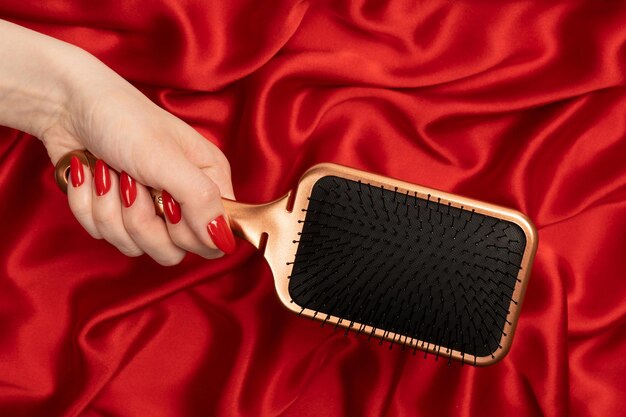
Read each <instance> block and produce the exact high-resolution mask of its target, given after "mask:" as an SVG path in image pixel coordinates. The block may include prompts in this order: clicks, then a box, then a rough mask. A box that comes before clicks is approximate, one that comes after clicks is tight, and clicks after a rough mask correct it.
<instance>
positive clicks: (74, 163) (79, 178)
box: [70, 156, 85, 188]
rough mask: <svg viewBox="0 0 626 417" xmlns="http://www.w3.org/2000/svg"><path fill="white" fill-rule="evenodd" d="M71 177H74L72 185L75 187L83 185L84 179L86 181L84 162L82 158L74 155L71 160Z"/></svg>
mask: <svg viewBox="0 0 626 417" xmlns="http://www.w3.org/2000/svg"><path fill="white" fill-rule="evenodd" d="M70 177H71V178H72V186H73V187H74V188H76V187H78V186H80V185H82V183H83V181H85V171H83V164H81V162H80V159H78V158H77V157H75V156H72V159H71V160H70Z"/></svg>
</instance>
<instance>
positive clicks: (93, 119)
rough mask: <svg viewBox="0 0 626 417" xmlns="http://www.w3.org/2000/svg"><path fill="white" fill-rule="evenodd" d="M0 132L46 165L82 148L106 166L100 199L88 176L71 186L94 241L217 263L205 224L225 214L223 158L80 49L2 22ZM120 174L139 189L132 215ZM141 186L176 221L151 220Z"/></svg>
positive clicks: (171, 260)
mask: <svg viewBox="0 0 626 417" xmlns="http://www.w3.org/2000/svg"><path fill="white" fill-rule="evenodd" d="M0 125H4V126H8V127H12V128H15V129H19V130H22V131H24V132H27V133H30V134H32V135H33V136H35V137H37V138H39V139H40V140H41V142H42V143H43V145H44V146H45V147H46V149H47V151H48V155H49V156H50V160H51V161H52V163H53V164H56V162H57V161H58V160H59V159H60V158H61V157H62V156H63V155H64V154H65V153H67V152H69V151H71V150H75V149H87V150H89V151H90V152H91V153H93V154H94V155H96V156H97V157H98V158H101V159H102V160H104V161H106V163H107V164H108V165H109V166H110V167H111V170H110V174H111V183H112V186H111V189H110V191H109V192H108V193H106V194H105V195H103V196H97V195H96V192H95V186H94V184H93V176H92V174H91V172H89V170H87V169H85V170H84V171H85V181H84V183H83V184H82V185H81V186H79V187H77V188H74V187H72V186H71V185H70V186H69V187H68V202H69V205H70V208H71V210H72V212H73V213H74V215H75V217H76V219H77V220H78V221H79V222H80V224H81V225H82V226H83V227H84V228H85V230H87V232H88V233H89V234H90V235H91V236H93V237H94V238H96V239H106V240H107V241H108V242H110V243H111V244H112V245H114V246H115V247H117V248H118V249H119V250H120V251H121V252H122V253H124V254H125V255H128V256H139V255H141V254H143V253H146V254H148V255H149V256H150V257H152V258H153V259H154V260H155V261H157V262H158V263H160V264H162V265H174V264H177V263H179V262H180V261H181V260H182V259H183V257H184V256H185V253H186V252H193V253H196V254H198V255H200V256H202V257H204V258H208V259H211V258H216V257H219V256H221V255H222V252H221V251H219V250H218V249H217V248H216V246H215V245H214V244H213V242H212V241H211V238H210V236H209V234H208V233H207V224H208V223H209V222H210V221H212V220H213V219H215V218H216V217H218V216H220V215H223V214H224V207H223V206H222V203H221V199H220V197H221V196H224V197H227V198H231V199H234V195H233V189H232V183H231V176H230V166H229V164H228V161H227V159H226V157H225V156H224V154H223V153H222V152H221V151H220V150H219V149H218V148H217V147H216V146H215V145H213V144H212V143H211V142H209V141H208V140H206V139H205V138H204V137H202V136H201V135H200V134H199V133H198V132H196V131H195V130H194V129H193V128H192V127H191V126H189V125H187V124H186V123H185V122H183V121H182V120H180V119H178V118H177V117H175V116H174V115H172V114H170V113H168V112H167V111H165V110H163V109H161V108H160V107H158V106H157V105H155V104H154V103H153V102H151V101H150V100H149V99H148V98H147V97H145V96H144V95H143V94H142V93H141V92H139V90H137V89H136V88H135V87H133V86H132V85H131V84H130V83H128V82H127V81H126V80H124V79H123V78H121V77H120V76H119V75H117V74H116V73H115V72H114V71H112V70H111V69H110V68H108V67H107V66H106V65H104V64H103V63H102V62H101V61H99V60H98V59H96V58H95V57H94V56H92V55H90V54H89V53H87V52H86V51H84V50H82V49H80V48H77V47H75V46H73V45H70V44H68V43H65V42H62V41H59V40H56V39H53V38H51V37H48V36H45V35H42V34H39V33H37V32H34V31H31V30H28V29H25V28H22V27H20V26H17V25H14V24H12V23H9V22H6V21H2V20H0ZM121 171H125V172H126V173H128V174H129V175H130V176H131V177H132V178H134V179H135V180H136V182H137V198H136V200H135V202H134V204H133V205H132V206H131V207H129V208H126V207H124V206H123V205H122V202H121V197H120V194H119V192H118V189H119V176H118V174H117V172H121ZM146 187H152V188H155V189H158V190H167V191H168V192H169V193H170V194H171V195H172V197H173V198H174V199H175V200H176V201H177V202H178V203H179V204H180V206H181V211H182V220H181V221H180V222H179V223H177V224H171V223H169V222H163V220H162V219H161V218H159V217H157V216H156V215H155V213H154V207H153V205H152V200H151V198H150V195H149V193H148V189H147V188H146Z"/></svg>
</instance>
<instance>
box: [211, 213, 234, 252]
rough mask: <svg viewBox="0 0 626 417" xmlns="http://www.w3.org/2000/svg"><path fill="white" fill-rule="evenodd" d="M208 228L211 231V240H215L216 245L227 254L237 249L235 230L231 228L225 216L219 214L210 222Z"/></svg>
mask: <svg viewBox="0 0 626 417" xmlns="http://www.w3.org/2000/svg"><path fill="white" fill-rule="evenodd" d="M207 230H208V231H209V236H211V240H213V243H215V246H217V247H218V249H219V250H221V251H222V252H224V253H226V254H230V253H233V252H234V251H235V247H236V244H235V236H233V231H232V230H230V226H229V225H228V223H227V222H226V219H225V218H224V216H219V217H218V218H216V219H215V220H213V221H212V222H210V223H209V224H208V225H207Z"/></svg>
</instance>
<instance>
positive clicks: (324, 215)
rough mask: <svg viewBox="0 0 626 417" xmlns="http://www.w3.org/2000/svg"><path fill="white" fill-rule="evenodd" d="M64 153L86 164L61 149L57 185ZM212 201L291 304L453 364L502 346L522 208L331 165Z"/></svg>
mask: <svg viewBox="0 0 626 417" xmlns="http://www.w3.org/2000/svg"><path fill="white" fill-rule="evenodd" d="M72 155H76V156H78V157H79V159H80V160H81V162H83V164H84V165H86V166H88V167H90V168H91V169H93V166H94V163H95V158H94V157H93V155H91V154H90V153H88V152H87V151H74V152H72V153H70V154H67V155H65V156H64V157H63V158H62V159H61V160H60V161H59V162H58V163H57V167H56V179H57V182H58V184H59V186H60V187H61V188H62V189H63V190H66V189H67V179H68V175H69V165H70V164H69V161H70V159H71V156H72ZM152 193H153V198H154V200H155V207H156V208H157V211H159V212H160V213H162V203H161V199H160V192H158V191H152ZM223 203H224V207H225V209H226V212H227V213H228V217H229V219H230V225H231V227H232V229H233V231H234V233H235V234H236V235H237V236H239V237H241V238H243V239H245V240H247V241H248V242H250V243H251V244H253V245H254V246H255V247H256V248H258V249H259V250H260V251H261V253H262V254H263V255H264V256H265V258H266V259H267V262H268V263H269V265H270V267H271V270H272V273H273V276H274V284H275V287H276V292H277V294H278V298H279V299H280V300H281V302H282V303H283V305H285V306H286V307H287V308H288V309H290V310H291V311H293V312H295V313H297V314H299V315H302V316H306V317H310V318H312V319H316V320H320V321H321V322H322V325H324V324H326V323H328V324H332V325H333V326H334V327H335V328H337V327H343V328H345V329H346V330H345V334H346V335H347V334H348V332H349V331H350V330H352V331H353V332H354V333H356V334H357V335H361V334H362V335H364V336H366V337H367V338H368V339H369V338H371V337H377V338H380V343H382V341H383V340H387V341H389V342H390V348H391V346H393V345H394V344H395V345H399V346H401V347H402V349H406V348H408V349H412V350H413V353H415V352H416V351H417V350H422V351H424V352H425V353H424V355H425V356H426V354H427V353H428V352H430V353H432V354H434V355H435V357H436V358H438V357H439V356H444V357H446V358H448V359H449V360H452V359H456V360H459V361H461V362H462V363H471V364H474V365H489V364H492V363H495V362H496V361H498V360H500V359H501V358H502V357H503V356H504V355H505V354H506V353H507V352H508V350H509V348H510V346H511V342H512V340H513V332H514V330H515V326H516V324H517V320H518V317H519V313H520V307H521V303H522V299H523V297H524V292H525V290H526V286H527V284H528V277H529V272H530V266H531V264H532V260H533V257H534V254H535V251H536V247H537V237H536V231H535V228H534V226H533V225H532V223H531V222H530V220H529V219H528V218H526V217H525V216H524V215H523V214H521V213H519V212H517V211H515V210H511V209H507V208H503V207H499V206H495V205H492V204H488V203H483V202H480V201H476V200H472V199H469V198H465V197H461V196H458V195H454V194H450V193H445V192H442V191H438V190H434V189H430V188H426V187H422V186H419V185H415V184H410V183H407V182H404V181H399V180H395V179H392V178H387V177H384V176H380V175H376V174H371V173H367V172H363V171H359V170H356V169H352V168H347V167H344V166H340V165H336V164H330V163H324V164H319V165H316V166H314V167H312V168H311V169H309V170H308V171H306V172H305V173H304V175H303V176H302V178H301V179H300V181H299V183H298V185H297V187H296V188H295V189H293V190H292V191H290V192H289V193H287V195H285V196H284V197H282V198H279V199H278V200H275V201H273V202H271V203H267V204H262V205H250V204H243V203H239V202H236V201H232V200H226V199H224V200H223Z"/></svg>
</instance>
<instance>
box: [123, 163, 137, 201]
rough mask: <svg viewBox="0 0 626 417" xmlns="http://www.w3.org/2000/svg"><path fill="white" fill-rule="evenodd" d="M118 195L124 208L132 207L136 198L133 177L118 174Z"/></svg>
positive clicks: (124, 173) (135, 186)
mask: <svg viewBox="0 0 626 417" xmlns="http://www.w3.org/2000/svg"><path fill="white" fill-rule="evenodd" d="M120 195H121V196H122V202H123V203H124V206H125V207H126V208H128V207H130V206H132V205H133V203H134V202H135V198H136V197H137V184H135V180H134V179H133V177H131V176H130V175H128V174H127V173H126V172H124V171H122V173H121V174H120Z"/></svg>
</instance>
